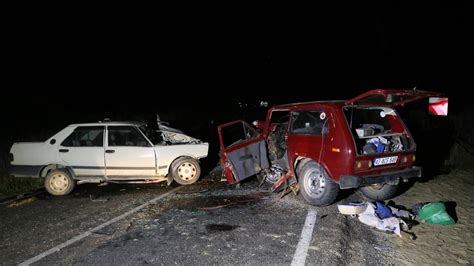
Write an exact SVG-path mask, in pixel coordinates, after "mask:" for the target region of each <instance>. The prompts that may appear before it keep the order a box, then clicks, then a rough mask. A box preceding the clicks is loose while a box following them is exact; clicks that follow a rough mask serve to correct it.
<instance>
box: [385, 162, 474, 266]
mask: <svg viewBox="0 0 474 266" xmlns="http://www.w3.org/2000/svg"><path fill="white" fill-rule="evenodd" d="M473 177H474V171H456V172H452V173H451V174H448V175H441V176H437V177H435V178H434V179H433V180H431V181H429V182H425V183H415V184H414V186H413V187H411V188H410V189H409V190H408V191H406V192H405V193H403V194H402V195H400V196H398V197H396V198H394V199H393V201H394V202H395V203H396V204H397V205H402V206H405V207H407V208H411V207H412V206H413V205H414V204H416V203H420V202H434V201H443V202H445V205H446V206H447V209H448V212H449V211H451V216H454V217H453V218H455V219H457V223H456V224H454V225H433V224H428V223H420V224H418V225H416V226H414V227H413V232H414V233H415V234H416V235H417V237H418V238H417V239H416V240H415V241H411V240H408V239H406V238H393V239H394V243H395V245H394V247H395V248H396V249H397V251H398V253H399V255H398V257H396V258H395V259H396V260H397V261H396V262H395V263H396V264H415V265H420V264H423V265H434V264H441V265H452V264H473V263H474V236H473V233H474V224H473V223H472V221H473V220H474V201H473V194H472V193H473V191H474V179H473ZM453 211H454V212H453ZM456 216H457V217H456Z"/></svg>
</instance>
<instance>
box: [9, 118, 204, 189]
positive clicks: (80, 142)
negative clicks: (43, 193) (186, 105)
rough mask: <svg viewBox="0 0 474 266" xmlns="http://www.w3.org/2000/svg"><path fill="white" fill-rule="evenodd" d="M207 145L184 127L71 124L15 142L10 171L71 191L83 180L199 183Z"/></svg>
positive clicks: (128, 123)
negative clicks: (45, 136) (46, 135)
mask: <svg viewBox="0 0 474 266" xmlns="http://www.w3.org/2000/svg"><path fill="white" fill-rule="evenodd" d="M208 150H209V144H208V143H206V142H202V141H201V140H198V139H195V138H192V137H189V136H187V135H185V134H184V133H183V132H182V131H179V130H176V129H173V128H170V127H167V126H164V125H160V124H159V129H158V130H150V129H147V127H146V124H145V123H141V122H98V123H87V124H73V125H69V126H67V127H66V128H64V129H63V130H61V131H59V132H58V133H57V134H55V135H54V136H52V137H51V138H49V139H48V140H46V141H45V142H32V143H26V142H24V143H22V142H20V143H14V144H13V146H12V148H11V151H10V160H11V167H10V174H11V175H13V176H15V177H45V183H44V184H45V188H46V190H47V191H48V192H49V193H50V194H52V195H55V196H61V195H67V194H69V193H70V192H71V191H72V190H73V189H74V186H75V185H76V183H77V184H83V183H155V182H161V181H167V182H168V185H169V184H171V182H172V181H173V180H175V181H176V182H177V183H179V184H181V185H189V184H192V183H194V182H196V181H197V180H198V179H199V176H200V174H201V168H200V166H199V159H201V158H204V157H206V156H207V153H208Z"/></svg>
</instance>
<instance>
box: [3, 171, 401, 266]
mask: <svg viewBox="0 0 474 266" xmlns="http://www.w3.org/2000/svg"><path fill="white" fill-rule="evenodd" d="M177 187H178V185H176V184H174V185H172V186H171V187H166V186H165V185H164V184H154V185H146V186H145V185H141V186H137V185H108V186H102V187H97V186H96V185H81V186H78V187H77V188H76V190H75V191H74V193H72V194H71V195H69V196H66V197H52V196H49V195H47V194H42V195H37V196H36V197H35V198H32V199H29V200H25V201H24V202H16V203H15V204H10V205H9V204H2V205H0V220H1V223H0V258H1V264H3V265H14V264H19V263H22V262H25V261H28V260H30V259H32V258H35V257H36V256H38V255H41V254H44V252H46V251H48V250H50V249H52V248H54V247H57V246H58V245H61V244H63V243H65V242H66V243H68V244H67V245H65V246H64V245H63V247H61V249H59V250H52V251H50V254H49V253H48V254H47V256H44V257H43V258H40V259H37V260H34V261H35V262H34V264H39V265H51V264H77V265H83V264H84V265H85V264H114V265H115V264H165V265H168V264H191V265H195V264H272V265H274V264H279V265H280V264H284V265H285V264H286V265H289V264H291V263H292V262H299V263H301V262H305V263H307V264H308V263H310V264H349V263H351V264H352V263H354V264H389V263H390V261H391V259H392V258H393V257H394V256H396V251H395V250H394V248H393V245H392V244H391V241H390V239H391V238H393V237H394V236H393V235H387V234H385V233H382V232H378V231H374V230H373V229H371V228H368V227H367V226H365V225H363V224H361V223H359V222H358V221H357V219H355V218H351V217H348V216H343V215H340V214H339V213H338V211H337V208H336V206H335V205H332V206H329V207H325V208H314V207H312V206H309V205H307V204H306V203H305V202H304V201H303V200H302V198H301V196H300V195H293V194H292V193H290V194H287V195H286V196H284V197H283V198H280V194H277V193H270V192H268V191H267V190H266V188H265V187H263V188H262V187H261V188H259V187H258V183H257V181H256V180H252V181H249V182H245V183H243V184H242V186H240V187H239V188H236V187H231V186H228V185H226V183H225V182H221V181H220V177H219V176H207V177H204V178H202V179H201V180H200V181H198V182H197V183H196V184H193V185H190V186H183V187H180V188H178V189H177V190H176V191H174V192H171V193H169V195H168V194H166V195H165V193H167V192H169V191H171V190H173V189H175V188H177ZM157 197H162V198H159V199H158V200H156V199H157ZM152 199H155V202H152V203H149V201H150V200H152ZM342 200H343V201H352V200H361V199H360V198H359V196H358V195H357V194H348V195H346V197H345V198H343V199H342ZM147 202H148V203H149V204H148V205H146V206H144V207H143V206H142V207H140V209H139V210H137V211H136V212H133V213H130V214H129V215H126V216H124V213H127V212H128V211H130V210H132V209H134V208H136V207H138V206H141V205H143V204H147ZM309 210H311V213H314V215H315V222H314V223H313V224H314V225H311V227H310V230H309V231H308V230H306V233H304V234H303V235H306V236H303V235H302V231H303V227H305V221H306V219H307V216H308V212H309ZM121 215H122V219H120V220H118V221H115V222H113V221H112V222H110V221H111V219H114V218H116V217H120V216H121ZM107 222H109V223H110V224H106V226H102V227H101V228H100V230H95V231H94V232H91V231H90V230H91V229H93V228H97V226H100V225H104V223H107ZM305 228H306V229H308V228H307V226H306V227H305ZM308 232H309V236H308ZM85 233H87V234H85ZM78 236H82V237H79V239H78ZM305 237H306V238H307V242H308V243H307V244H306V245H302V244H300V245H298V243H299V242H302V243H303V244H304V238H305ZM71 239H72V240H71ZM75 239H76V240H77V241H76V240H75ZM67 241H69V242H67ZM299 246H303V251H304V252H302V253H301V252H296V250H297V248H299ZM295 254H296V255H295ZM302 254H303V255H302Z"/></svg>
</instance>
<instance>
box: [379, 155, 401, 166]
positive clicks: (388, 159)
mask: <svg viewBox="0 0 474 266" xmlns="http://www.w3.org/2000/svg"><path fill="white" fill-rule="evenodd" d="M397 159H398V156H391V157H383V158H377V159H374V166H377V165H384V164H392V163H396V162H397Z"/></svg>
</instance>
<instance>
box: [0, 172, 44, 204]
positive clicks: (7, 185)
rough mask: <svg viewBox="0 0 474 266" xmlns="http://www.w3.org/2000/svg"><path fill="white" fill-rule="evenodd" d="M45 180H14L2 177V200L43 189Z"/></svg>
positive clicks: (0, 187)
mask: <svg viewBox="0 0 474 266" xmlns="http://www.w3.org/2000/svg"><path fill="white" fill-rule="evenodd" d="M43 182H44V179H43V178H27V177H25V178H18V177H17V178H14V177H11V176H8V175H5V174H3V175H0V199H1V198H7V197H11V196H15V195H19V194H23V193H26V192H30V191H33V190H36V189H38V188H42V187H43V186H44V185H43Z"/></svg>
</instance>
